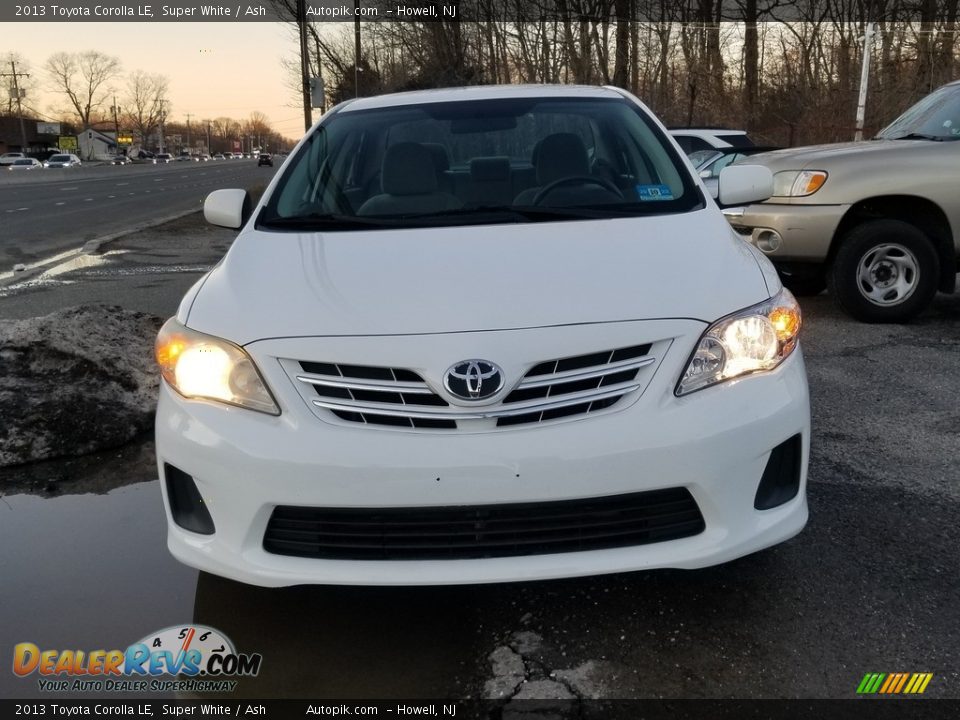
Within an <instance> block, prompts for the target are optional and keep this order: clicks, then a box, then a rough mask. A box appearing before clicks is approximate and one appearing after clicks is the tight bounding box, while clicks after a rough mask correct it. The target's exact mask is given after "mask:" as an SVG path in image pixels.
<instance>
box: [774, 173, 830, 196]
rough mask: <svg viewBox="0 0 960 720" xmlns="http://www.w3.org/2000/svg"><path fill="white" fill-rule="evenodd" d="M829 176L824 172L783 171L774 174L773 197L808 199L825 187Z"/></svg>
mask: <svg viewBox="0 0 960 720" xmlns="http://www.w3.org/2000/svg"><path fill="white" fill-rule="evenodd" d="M826 181H827V174H826V173H825V172H824V171H823V170H783V171H782V172H778V173H774V176H773V197H806V196H807V195H813V194H814V193H815V192H816V191H817V190H819V189H820V188H821V187H823V184H824V183H825V182H826Z"/></svg>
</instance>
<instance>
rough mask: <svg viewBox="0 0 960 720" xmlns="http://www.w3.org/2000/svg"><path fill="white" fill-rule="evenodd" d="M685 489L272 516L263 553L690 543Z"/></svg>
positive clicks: (546, 549) (693, 507) (448, 555)
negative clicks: (595, 496) (573, 497)
mask: <svg viewBox="0 0 960 720" xmlns="http://www.w3.org/2000/svg"><path fill="white" fill-rule="evenodd" d="M703 529H704V522H703V516H702V515H701V514H700V509H699V508H698V507H697V503H696V501H694V499H693V497H692V496H691V495H690V492H689V491H688V490H687V489H686V488H670V489H666V490H652V491H648V492H641V493H633V494H630V495H614V496H610V497H602V498H589V499H585V500H562V501H557V502H535V503H521V504H514V505H481V506H456V507H437V508H308V507H289V506H280V507H277V508H275V509H274V511H273V515H271V517H270V522H269V523H268V525H267V532H266V535H265V536H264V539H263V547H264V549H265V550H266V551H267V552H270V553H274V554H277V555H294V556H298V557H310V558H323V559H328V560H459V559H470V558H474V559H475V558H493V557H514V556H523V555H544V554H550V553H564V552H576V551H578V550H601V549H608V548H617V547H631V546H634V545H646V544H648V543H655V542H663V541H665V540H676V539H678V538H685V537H690V536H692V535H697V534H699V533H700V532H702V531H703Z"/></svg>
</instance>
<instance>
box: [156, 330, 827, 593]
mask: <svg viewBox="0 0 960 720" xmlns="http://www.w3.org/2000/svg"><path fill="white" fill-rule="evenodd" d="M700 327H702V326H700ZM695 339H696V333H691V334H690V336H689V339H684V338H678V340H677V341H674V343H673V346H672V347H671V348H670V349H669V351H668V352H667V353H666V356H665V357H663V358H661V366H662V367H660V368H658V370H657V372H656V373H655V374H654V375H653V378H652V380H651V381H650V383H649V385H647V387H646V388H645V389H644V390H643V391H642V393H641V394H640V396H639V397H638V398H637V399H636V400H635V401H633V402H632V403H627V404H626V406H625V407H624V408H623V409H621V410H619V411H614V412H608V413H605V414H599V415H597V416H596V417H594V416H592V415H591V416H584V417H583V418H581V419H577V420H573V421H567V422H560V423H556V424H546V425H538V426H530V427H518V428H515V429H513V428H511V429H509V430H506V431H499V432H481V433H462V434H460V433H452V434H451V433H446V434H444V433H437V432H402V431H395V430H381V429H377V428H372V427H368V426H364V425H354V426H347V425H345V424H330V423H325V422H322V421H320V420H318V419H317V417H316V416H315V415H314V414H312V413H311V412H310V411H309V410H307V409H306V408H304V407H303V406H302V405H301V406H299V407H298V406H297V402H299V401H300V398H299V397H296V398H294V396H293V395H291V393H290V392H288V390H289V389H288V388H281V392H280V393H279V395H280V398H281V405H283V406H284V408H283V410H284V412H283V414H282V415H280V416H279V417H272V416H268V415H263V414H260V413H255V412H251V411H247V410H243V409H239V408H233V407H225V406H220V405H216V404H211V403H204V402H193V401H185V400H183V399H182V398H181V397H180V396H179V395H177V394H176V393H174V392H173V391H172V390H170V389H169V388H168V387H167V386H166V385H165V384H164V385H163V386H162V388H161V392H160V401H159V407H158V411H157V423H156V433H157V459H158V464H159V468H160V472H161V477H163V475H162V473H163V469H164V465H165V464H166V463H169V464H170V465H173V466H174V467H176V468H179V469H180V470H182V471H184V472H186V473H188V474H189V475H191V476H192V477H193V478H194V481H195V482H196V486H197V488H198V489H199V492H200V495H201V496H202V497H203V500H204V503H205V505H206V507H207V508H208V510H209V512H210V515H211V517H212V519H213V522H214V525H215V528H216V531H215V533H214V534H212V535H200V534H196V533H193V532H189V531H187V530H184V529H183V528H181V527H179V526H178V525H177V524H176V523H175V522H174V521H173V516H172V515H171V510H170V502H169V498H168V497H167V489H166V487H165V486H164V483H161V485H162V486H164V488H163V492H164V503H165V508H166V512H167V519H168V526H169V533H168V545H169V548H170V551H171V553H173V555H174V556H175V557H177V558H178V559H179V560H181V561H182V562H184V563H186V564H188V565H191V566H193V567H197V568H200V569H202V570H205V571H208V572H211V573H214V574H217V575H222V576H226V577H230V578H233V579H235V580H239V581H242V582H246V583H251V584H255V585H264V586H284V585H293V584H302V583H318V584H355V585H429V584H460V583H489V582H506V581H521V580H540V579H547V578H561V577H574V576H582V575H596V574H603V573H613V572H622V571H632V570H642V569H649V568H660V567H673V568H698V567H704V566H708V565H713V564H717V563H722V562H726V561H729V560H732V559H734V558H737V557H740V556H742V555H746V554H748V553H751V552H755V551H757V550H760V549H762V548H765V547H768V546H771V545H774V544H776V543H778V542H781V541H784V540H786V539H788V538H790V537H792V536H793V535H795V534H796V533H798V532H799V531H800V530H801V529H802V528H803V526H804V524H805V523H806V520H807V504H806V492H805V490H806V471H807V458H808V452H809V447H808V443H809V436H810V419H809V399H808V393H807V383H806V372H805V369H804V363H803V357H802V355H801V352H800V350H799V349H798V350H797V351H796V352H794V354H793V355H792V356H791V357H790V358H788V360H787V361H786V362H785V363H783V365H781V366H780V367H779V368H777V369H776V370H775V371H774V372H771V373H767V374H762V375H755V376H751V377H746V378H742V379H739V380H735V381H732V382H728V383H725V384H722V385H719V386H715V387H712V388H708V389H705V390H702V391H699V392H696V393H693V394H691V395H689V396H686V397H683V398H677V397H675V396H674V394H673V390H674V387H675V384H676V381H677V378H676V372H675V369H676V368H677V367H678V366H680V365H682V364H683V362H684V361H685V358H686V357H688V356H689V352H690V347H691V343H692V342H694V341H695ZM421 342H422V341H421ZM258 362H261V363H262V362H263V361H262V360H258ZM266 375H267V379H268V382H271V384H272V385H273V388H274V389H277V388H278V387H279V386H281V385H282V384H283V379H282V378H281V377H280V376H278V375H277V373H276V372H274V370H270V371H268V372H267V373H266ZM287 400H290V401H291V402H290V403H289V404H287V402H286V401H287ZM797 434H800V436H801V438H802V454H801V455H802V459H801V469H800V488H799V492H798V493H797V495H796V496H795V497H793V498H792V499H791V500H789V501H787V502H785V503H783V504H782V505H779V506H777V507H774V508H772V509H769V510H756V509H754V498H755V496H756V493H757V487H758V484H759V482H760V479H761V476H762V475H763V472H764V468H765V467H766V464H767V460H768V458H769V456H770V452H771V450H772V449H773V448H774V447H775V446H777V445H778V444H780V443H782V442H783V441H784V440H786V439H788V438H791V437H793V436H794V435H797ZM676 487H685V488H687V489H688V490H689V491H690V493H691V494H692V495H693V497H694V499H695V501H696V503H697V505H698V506H699V508H700V511H701V513H702V515H703V518H704V522H705V530H704V531H703V532H702V533H700V534H698V535H695V536H692V537H687V538H683V539H679V540H669V541H663V542H658V543H653V544H647V545H639V546H635V547H619V548H614V549H604V550H590V551H578V552H566V553H557V554H549V555H531V556H522V557H500V558H481V559H463V560H461V559H455V560H388V561H373V560H329V559H313V558H302V557H291V556H286V555H278V554H272V553H269V552H267V551H266V550H265V549H264V546H263V539H264V533H265V530H266V527H267V523H268V521H269V518H270V516H271V513H272V512H273V509H274V508H275V507H276V506H278V505H286V506H301V507H341V508H364V507H370V508H386V507H411V508H412V507H449V506H459V505H485V504H500V503H529V502H550V501H558V500H571V499H577V498H595V497H604V496H611V495H618V494H628V493H635V492H639V491H645V490H656V489H662V488H676Z"/></svg>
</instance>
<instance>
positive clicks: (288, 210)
mask: <svg viewBox="0 0 960 720" xmlns="http://www.w3.org/2000/svg"><path fill="white" fill-rule="evenodd" d="M771 191H772V178H771V176H770V173H769V171H768V170H766V169H765V168H758V167H752V166H742V167H737V166H733V167H731V168H729V169H727V170H725V171H724V173H723V175H722V176H721V178H720V189H719V193H720V199H721V201H723V202H725V203H728V204H730V203H742V202H750V201H756V200H758V199H760V198H763V197H767V196H769V194H770V192H771ZM205 213H206V217H207V219H208V220H209V221H211V222H213V223H215V224H218V225H222V226H226V227H234V228H241V227H242V230H241V231H240V233H239V235H238V237H237V239H236V240H235V242H234V243H233V245H232V247H231V248H230V250H229V252H228V253H227V255H226V256H225V257H224V259H223V261H222V262H221V263H220V264H219V265H217V266H216V267H215V268H214V269H213V270H212V271H211V272H210V273H208V274H207V275H206V276H205V277H204V278H203V279H202V280H200V281H199V282H198V283H197V284H196V285H195V286H194V287H193V288H192V289H191V290H190V291H189V293H188V294H187V296H186V297H185V298H184V300H183V302H182V304H181V305H180V309H179V311H178V313H177V315H176V317H174V318H172V319H170V320H169V321H168V322H167V324H166V325H165V326H164V328H163V330H162V331H161V333H160V336H159V338H158V340H157V359H158V362H159V364H160V367H161V371H162V375H163V379H164V382H163V383H162V384H161V391H160V401H159V407H158V410H157V424H156V433H157V456H158V465H159V472H160V478H161V481H162V482H161V485H162V488H163V497H164V504H165V508H166V512H167V518H168V525H169V534H168V538H169V539H168V544H169V547H170V550H171V552H172V553H173V554H174V556H176V557H177V558H178V559H180V560H181V561H183V562H184V563H187V564H188V565H191V566H194V567H197V568H201V569H203V570H206V571H208V572H211V573H215V574H218V575H223V576H227V577H230V578H234V579H237V580H241V581H243V582H248V583H254V584H257V585H267V586H282V585H291V584H298V583H336V584H361V585H377V584H380V585H405V584H444V583H483V582H501V581H516V580H536V579H543V578H558V577H570V576H578V575H593V574H600V573H611V572H620V571H630V570H640V569H646V568H658V567H675V568H697V567H703V566H707V565H713V564H716V563H721V562H725V561H728V560H731V559H733V558H736V557H739V556H742V555H745V554H747V553H751V552H754V551H756V550H759V549H761V548H764V547H768V546H770V545H773V544H775V543H778V542H781V541H783V540H786V539H788V538H790V537H792V536H793V535H795V534H796V533H798V532H799V531H800V530H801V528H802V527H803V525H804V523H805V522H806V519H807V504H806V490H805V486H806V465H807V457H808V446H809V438H810V420H809V400H808V393H807V382H806V373H805V370H804V364H803V358H802V355H801V352H800V348H799V347H798V332H799V329H800V311H799V308H798V306H797V304H796V302H795V300H794V299H793V298H792V297H791V296H790V294H789V293H788V292H787V291H785V290H784V289H783V288H782V287H781V285H780V282H779V280H778V279H777V274H776V272H775V271H774V270H773V268H772V266H771V265H770V264H769V263H768V262H767V260H766V259H765V258H763V257H762V256H760V255H759V253H758V252H757V251H756V250H754V249H752V248H751V247H750V246H749V245H748V244H747V243H745V242H743V241H742V240H740V239H739V238H738V237H737V236H736V235H735V234H734V233H733V231H732V230H731V229H730V228H729V226H728V225H727V223H726V221H725V220H724V218H723V216H722V215H721V213H720V210H719V209H718V208H717V206H716V205H715V204H714V203H713V201H712V200H711V199H710V198H709V197H707V196H706V195H705V193H704V191H703V188H702V186H701V185H700V184H699V181H698V180H696V179H695V178H694V176H693V174H692V172H691V169H690V167H689V165H688V164H687V163H686V161H685V160H684V159H683V157H682V155H681V153H680V152H679V151H678V148H677V147H676V145H675V144H674V143H673V142H672V141H671V140H670V139H669V138H668V136H667V134H666V132H665V131H664V128H663V126H662V125H660V123H659V122H658V121H657V120H656V119H655V118H654V117H653V116H652V114H651V113H650V112H649V111H648V110H647V109H646V108H645V107H644V106H643V105H642V104H641V103H640V102H639V101H638V100H637V99H636V98H634V97H633V96H631V95H629V94H627V93H625V92H623V91H620V90H617V89H614V88H589V87H564V86H553V87H551V86H537V87H487V88H484V87H479V88H469V89H452V90H440V91H427V92H415V93H405V94H398V95H389V96H383V97H376V98H366V99H360V100H354V101H352V102H348V103H344V104H343V105H340V106H338V107H336V108H334V109H333V110H332V111H330V112H328V113H327V114H326V115H325V116H324V117H323V119H322V120H321V122H320V123H318V125H317V126H316V127H314V128H313V130H312V131H310V132H309V133H308V134H307V136H306V137H305V138H304V139H303V140H302V141H301V143H300V145H299V146H298V147H297V149H296V150H295V151H294V152H293V153H292V154H291V156H290V158H289V159H288V160H287V161H286V163H285V164H284V167H283V168H282V170H281V171H280V172H279V173H278V175H277V176H276V178H275V179H274V180H273V181H272V182H271V184H270V186H269V187H268V188H267V190H266V192H265V194H264V196H263V198H262V200H261V201H260V203H259V204H258V206H257V207H256V208H255V209H253V211H252V212H251V211H250V208H249V200H248V198H247V196H246V193H245V192H244V191H242V190H221V191H217V192H215V193H213V194H212V195H211V196H210V197H209V198H208V199H207V202H206V205H205Z"/></svg>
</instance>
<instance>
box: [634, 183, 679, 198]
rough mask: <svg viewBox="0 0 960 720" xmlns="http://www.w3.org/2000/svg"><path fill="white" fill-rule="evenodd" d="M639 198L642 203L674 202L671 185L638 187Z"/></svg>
mask: <svg viewBox="0 0 960 720" xmlns="http://www.w3.org/2000/svg"><path fill="white" fill-rule="evenodd" d="M637 197H639V198H640V200H642V201H647V202H648V201H650V200H673V192H672V191H671V190H670V186H669V185H637Z"/></svg>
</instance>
